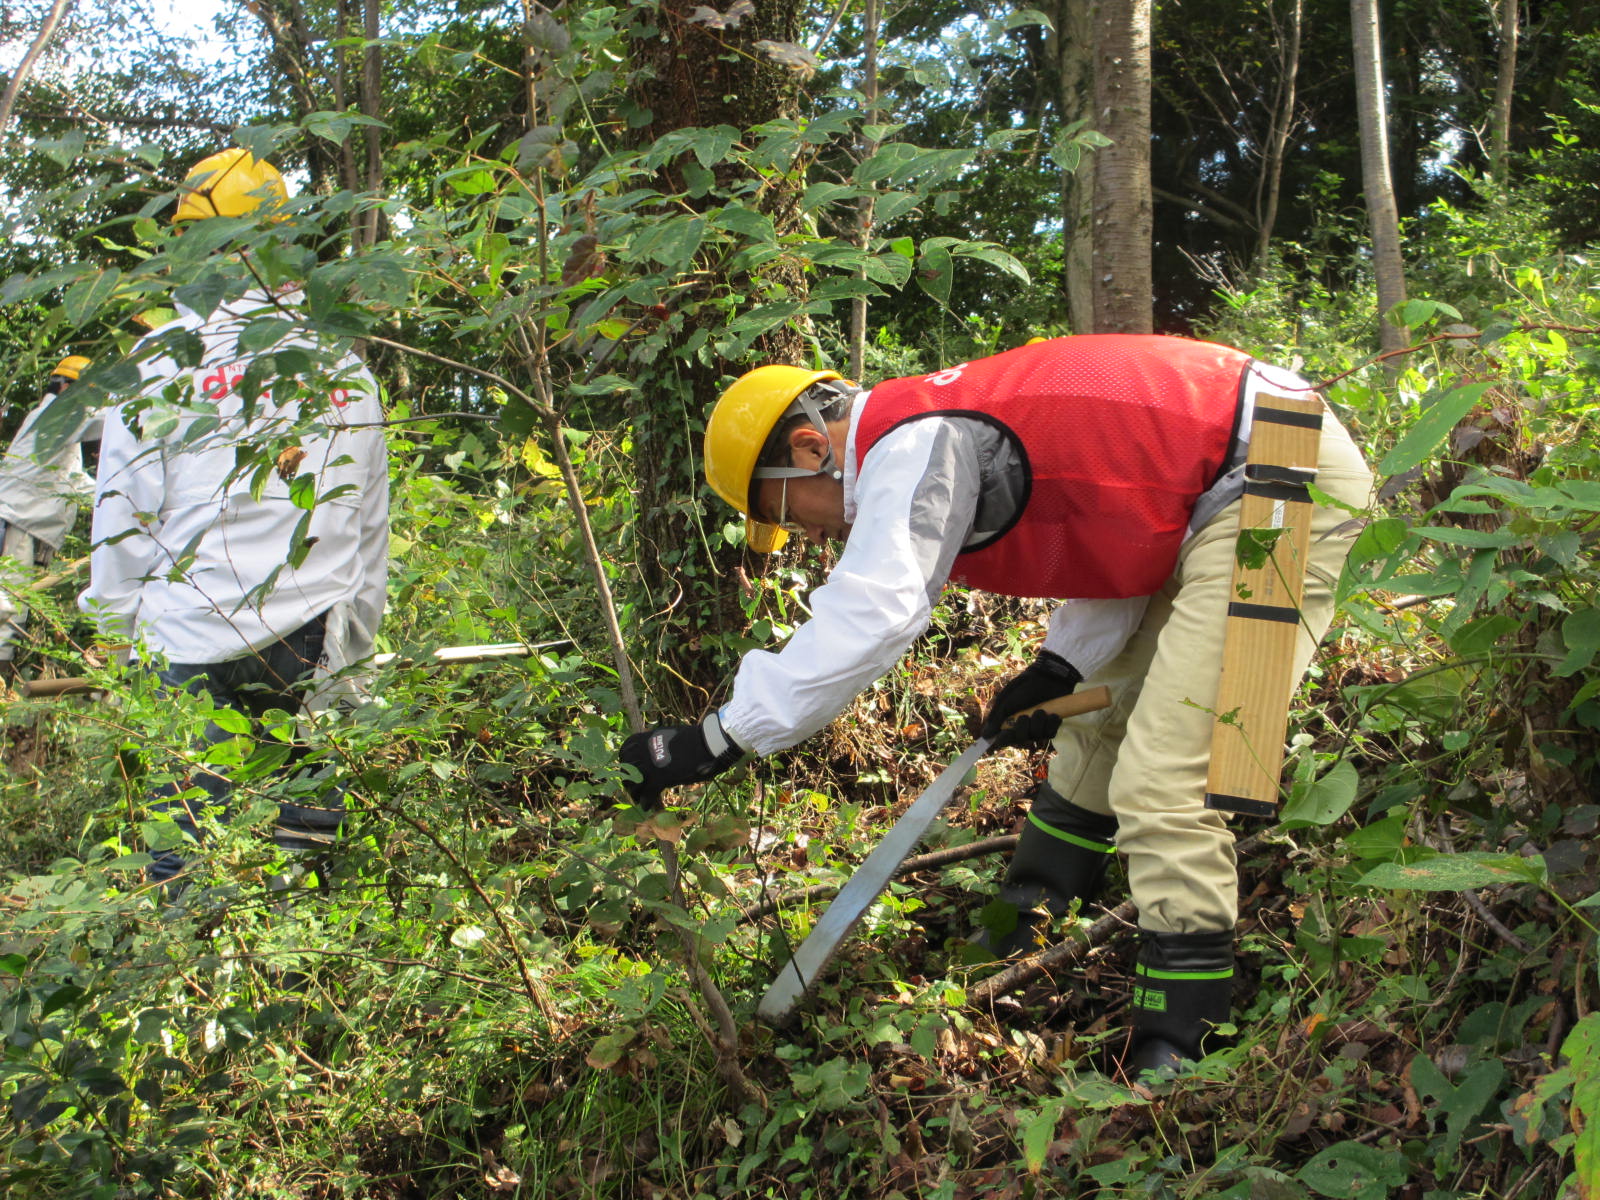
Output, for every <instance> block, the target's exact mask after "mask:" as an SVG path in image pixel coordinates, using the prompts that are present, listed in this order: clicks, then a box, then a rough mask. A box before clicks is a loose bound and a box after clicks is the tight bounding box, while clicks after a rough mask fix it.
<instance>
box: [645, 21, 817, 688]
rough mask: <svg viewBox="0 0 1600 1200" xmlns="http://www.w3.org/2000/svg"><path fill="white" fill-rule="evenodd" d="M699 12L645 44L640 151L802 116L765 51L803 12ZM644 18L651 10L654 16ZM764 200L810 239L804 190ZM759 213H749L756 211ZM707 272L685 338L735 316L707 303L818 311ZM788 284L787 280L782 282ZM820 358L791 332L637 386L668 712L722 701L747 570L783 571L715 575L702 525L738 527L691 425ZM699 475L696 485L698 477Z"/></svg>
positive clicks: (776, 282)
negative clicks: (725, 647)
mask: <svg viewBox="0 0 1600 1200" xmlns="http://www.w3.org/2000/svg"><path fill="white" fill-rule="evenodd" d="M702 7H703V6H702V5H701V4H700V3H699V0H660V3H659V5H657V6H656V7H655V8H654V9H653V10H652V11H651V12H650V21H649V25H648V26H647V27H646V29H645V30H644V32H643V33H642V34H641V35H640V36H638V37H636V38H635V39H634V41H633V43H632V45H631V48H630V49H631V53H632V56H633V59H634V63H635V65H636V66H639V67H643V68H646V69H645V70H643V71H642V72H641V73H640V76H639V77H640V78H641V80H643V82H642V83H641V84H640V85H639V89H638V90H637V91H636V93H635V99H636V101H637V102H638V103H639V104H640V106H641V107H643V108H645V109H648V111H649V112H650V114H651V117H652V120H651V122H650V123H649V125H647V126H646V127H644V128H642V129H640V130H638V131H637V134H636V137H637V139H638V141H639V143H640V144H648V143H649V142H652V141H654V140H655V139H656V138H658V137H660V136H662V135H663V134H666V133H669V132H671V131H673V130H677V129H686V128H692V127H696V126H702V127H703V126H710V125H731V126H733V127H734V128H735V129H739V130H748V129H750V128H751V127H752V126H755V125H760V124H762V123H763V122H766V121H772V120H776V119H779V118H782V117H791V116H794V115H796V114H797V113H798V112H799V103H798V101H799V84H798V77H797V76H796V74H795V73H794V72H793V71H791V70H788V69H786V68H784V67H781V66H778V65H777V64H775V63H774V62H773V60H772V59H771V57H770V56H769V55H768V54H767V53H766V51H765V50H764V49H757V48H756V43H757V42H759V41H763V40H765V41H770V42H775V43H789V44H793V43H794V42H795V41H796V39H797V38H798V36H799V4H798V0H773V2H772V3H759V4H757V6H756V8H755V11H754V13H753V14H751V15H749V16H746V17H745V18H744V19H743V20H742V21H741V22H740V23H739V24H738V26H737V27H736V28H727V29H719V30H712V29H710V28H708V27H707V26H706V25H705V24H700V23H696V22H694V21H692V20H691V19H690V18H691V16H692V15H693V14H694V13H695V11H696V9H699V8H702ZM641 11H642V10H641ZM715 173H716V176H717V180H718V182H719V183H720V184H723V185H731V184H735V183H737V182H738V181H739V180H738V168H737V167H735V166H733V165H730V164H722V165H721V166H719V167H717V168H716V169H715ZM762 183H763V186H762V188H761V189H760V196H761V200H760V204H761V209H762V211H764V212H765V213H766V214H767V215H768V216H770V217H771V218H772V220H773V223H774V225H775V227H776V229H777V232H778V234H779V236H782V235H784V234H785V233H788V232H791V231H793V230H795V229H798V228H799V224H800V218H801V214H800V211H799V188H798V187H797V186H796V181H795V180H784V179H782V178H768V179H765V180H763V181H762ZM660 186H661V188H662V190H663V192H665V193H667V194H669V195H673V196H674V199H673V205H674V208H673V210H672V211H674V212H678V211H682V209H681V207H680V206H681V205H684V204H696V203H699V204H704V205H707V206H711V205H720V204H721V203H722V200H720V199H719V198H718V197H716V196H715V195H707V196H705V197H703V198H702V199H700V200H698V201H697V200H694V199H690V198H688V197H687V196H686V195H685V194H684V188H683V186H682V181H681V180H679V179H677V178H676V176H675V175H674V174H673V172H672V171H671V169H670V168H668V169H665V170H664V171H663V176H662V180H661V184H660ZM747 202H748V201H747ZM706 266H707V270H706V271H705V272H704V273H702V274H701V275H700V276H699V277H698V278H697V279H696V281H695V287H694V288H693V289H692V291H690V292H685V293H681V294H679V296H678V297H677V299H676V300H675V306H676V308H677V310H678V312H679V313H681V314H683V316H684V319H685V320H684V328H683V337H684V338H685V339H688V338H689V337H691V336H693V335H694V334H695V333H696V332H697V330H698V329H700V328H702V327H704V328H707V329H715V328H716V327H718V326H720V325H722V324H723V323H724V322H725V321H726V320H727V314H726V312H725V310H723V309H722V308H721V307H720V306H719V305H717V304H715V303H712V304H706V305H705V306H704V307H699V308H697V307H696V305H695V303H694V301H696V300H699V299H701V298H710V297H713V296H719V295H726V294H728V293H730V292H731V293H733V294H739V295H746V296H750V295H753V294H754V293H755V292H757V291H758V290H759V289H760V287H763V286H764V287H767V288H769V289H770V288H772V287H775V286H776V287H779V288H781V289H782V290H783V291H784V292H786V293H787V295H788V297H789V298H791V299H796V300H803V299H804V298H805V292H806V283H805V278H804V276H802V275H801V274H800V273H799V271H798V270H794V269H792V268H791V267H787V266H784V265H782V264H771V265H769V266H768V267H765V268H763V272H764V273H763V275H762V277H761V279H760V280H752V279H750V278H749V277H741V278H732V277H729V276H728V275H727V274H726V273H725V269H724V268H723V267H722V265H721V263H720V262H712V263H707V264H706ZM774 272H783V274H782V275H781V276H775V275H774ZM806 359H807V353H806V342H805V337H804V333H803V330H801V329H800V328H798V327H790V326H787V325H786V326H780V327H778V328H777V329H774V330H772V331H771V332H770V333H769V334H768V335H767V336H766V337H765V338H764V339H763V340H762V342H761V343H760V344H759V345H758V347H757V354H756V355H754V356H752V358H751V360H750V361H747V362H717V361H712V362H706V361H704V360H703V359H702V358H701V357H699V356H694V357H686V358H681V359H680V358H674V359H672V360H671V361H670V362H669V361H666V360H663V361H661V362H660V363H659V364H651V365H650V366H648V367H646V366H643V365H640V367H639V369H638V371H636V375H637V376H638V377H639V379H640V382H641V383H642V384H643V385H644V386H643V387H642V389H641V393H640V400H639V403H638V406H637V407H636V409H635V411H634V413H633V423H634V444H635V445H637V446H641V447H646V446H647V447H649V448H650V451H649V453H647V454H644V453H642V454H640V455H639V456H638V458H637V460H636V461H637V465H638V477H637V478H638V489H637V490H638V519H637V521H636V522H635V525H634V530H635V534H636V536H637V538H638V562H639V568H640V576H641V580H642V582H643V584H644V586H645V588H646V589H647V597H646V599H645V600H644V601H643V603H642V604H641V607H640V611H642V612H645V613H653V614H655V615H656V616H657V617H659V618H660V619H661V629H662V630H663V631H669V632H664V633H663V636H660V637H659V638H657V639H656V644H655V646H654V647H653V657H652V659H651V665H652V666H653V667H654V668H655V669H654V670H652V671H651V673H650V683H651V687H652V691H653V693H654V696H655V700H656V707H657V708H658V709H659V710H660V711H663V712H667V713H671V714H672V715H686V714H692V713H694V712H696V711H699V710H702V709H704V708H705V707H706V706H707V705H708V704H710V703H712V702H713V701H714V699H715V698H716V694H717V689H718V687H719V685H720V683H721V681H722V678H723V667H724V666H725V665H726V664H719V663H717V662H716V661H715V660H714V659H713V658H712V656H711V655H708V654H707V653H705V651H704V649H703V648H701V645H700V644H701V643H702V641H703V640H704V639H705V635H713V640H715V639H716V636H717V635H725V634H728V633H731V632H741V631H742V629H743V627H744V625H745V624H746V623H747V619H746V617H745V615H744V611H743V609H742V607H741V605H740V603H739V601H740V588H739V587H738V586H737V585H736V583H735V578H736V577H737V576H738V574H739V573H740V572H741V571H744V572H750V573H753V572H758V571H761V570H763V569H765V567H766V565H767V563H768V562H769V558H768V557H767V556H762V555H756V554H748V553H746V554H743V555H742V561H741V555H740V554H738V553H733V552H723V553H720V554H717V555H713V556H712V558H711V560H710V561H709V562H708V561H707V559H706V555H705V553H704V549H703V548H704V547H705V546H706V544H707V539H706V538H705V536H704V533H703V528H702V524H703V526H704V527H706V528H710V529H712V530H715V529H719V528H720V527H721V526H722V524H723V522H724V521H726V520H727V519H728V517H729V516H730V515H731V514H730V513H729V512H728V510H727V508H726V507H725V506H724V505H723V504H722V502H721V501H720V500H717V499H715V498H714V497H711V495H710V493H709V491H707V490H706V489H705V487H704V481H703V480H702V479H701V478H700V475H699V471H698V469H699V467H700V463H701V446H700V439H699V437H698V435H693V434H691V433H690V431H689V430H690V426H696V427H698V426H701V425H703V422H704V420H705V417H706V415H707V414H708V413H709V412H710V410H711V406H712V405H713V404H714V403H715V402H716V399H717V396H718V395H719V394H720V390H721V385H722V382H723V380H724V378H725V377H726V376H728V375H737V374H740V373H742V372H743V371H745V370H748V369H750V368H752V367H755V366H758V365H760V364H761V363H762V362H782V363H803V362H805V361H806ZM691 464H692V466H693V467H694V468H695V471H694V474H693V476H692V477H690V476H689V473H688V471H687V470H686V468H687V467H688V466H689V465H691ZM697 489H698V490H699V492H700V494H701V495H702V496H703V497H704V498H705V505H706V507H705V508H704V509H703V516H704V517H705V518H707V519H705V520H704V522H703V523H702V520H701V519H700V514H696V513H693V512H688V511H686V510H685V505H684V503H683V499H684V496H685V495H686V494H690V495H692V494H694V492H695V491H696V490H697Z"/></svg>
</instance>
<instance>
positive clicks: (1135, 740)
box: [1049, 414, 1372, 933]
mask: <svg viewBox="0 0 1600 1200" xmlns="http://www.w3.org/2000/svg"><path fill="white" fill-rule="evenodd" d="M1317 487H1318V488H1319V489H1320V490H1321V491H1323V492H1326V493H1327V494H1328V495H1330V496H1332V497H1334V498H1335V499H1337V500H1340V501H1343V502H1344V503H1346V504H1351V505H1355V506H1357V507H1361V508H1365V507H1366V506H1367V505H1368V503H1369V502H1370V496H1371V489H1372V474H1371V472H1370V471H1369V470H1368V469H1367V466H1366V463H1365V462H1364V461H1363V459H1362V457H1361V452H1360V451H1359V450H1358V449H1356V447H1355V444H1354V443H1353V442H1352V441H1351V440H1350V435H1349V434H1348V433H1347V432H1346V431H1345V429H1344V427H1343V426H1342V425H1340V424H1339V423H1338V421H1336V420H1335V419H1334V418H1333V416H1332V415H1331V414H1328V415H1326V416H1325V418H1324V424H1323V430H1322V443H1321V454H1320V462H1319V463H1318V467H1317ZM1350 520H1351V518H1350V514H1349V513H1347V512H1345V511H1343V510H1342V509H1334V508H1322V507H1318V508H1316V509H1315V510H1314V511H1313V519H1312V526H1311V557H1310V562H1309V564H1308V570H1307V575H1306V586H1305V598H1304V601H1303V603H1302V610H1303V619H1302V621H1301V625H1300V638H1299V641H1298V643H1297V645H1296V647H1295V678H1296V679H1297V680H1298V679H1299V678H1300V676H1301V675H1303V674H1304V673H1305V669H1306V667H1307V666H1308V665H1309V664H1310V662H1311V655H1312V652H1313V651H1314V650H1315V649H1316V644H1317V642H1318V641H1320V640H1321V638H1322V635H1323V634H1324V633H1326V632H1327V629H1328V625H1329V623H1330V622H1331V621H1332V619H1333V588H1334V585H1335V583H1336V582H1337V581H1338V578H1339V572H1340V569H1341V567H1342V566H1343V564H1344V560H1345V557H1346V556H1347V555H1348V554H1349V551H1350V544H1351V540H1352V539H1353V537H1354V533H1353V532H1352V531H1351V530H1350V529H1349V528H1342V529H1341V528H1340V527H1341V526H1345V525H1346V523H1347V522H1349V521H1350ZM1238 528H1239V503H1238V502H1237V501H1236V502H1235V503H1233V504H1231V505H1229V506H1228V507H1227V508H1225V509H1223V510H1222V511H1221V512H1220V513H1218V514H1217V515H1216V516H1215V517H1213V518H1212V519H1211V520H1210V521H1208V522H1207V523H1206V525H1205V526H1204V527H1203V528H1201V529H1200V530H1198V531H1197V532H1196V533H1195V535H1194V536H1193V537H1191V538H1190V539H1189V541H1188V542H1187V543H1185V545H1184V548H1183V551H1182V553H1181V554H1180V555H1179V556H1178V565H1177V568H1176V569H1175V570H1174V571H1173V573H1172V577H1171V578H1170V579H1168V580H1167V582H1166V584H1165V585H1164V586H1163V587H1162V589H1161V591H1160V592H1159V593H1157V594H1156V595H1155V596H1153V597H1152V598H1151V600H1150V607H1149V609H1148V610H1147V611H1146V613H1145V617H1144V620H1143V622H1142V623H1141V624H1140V626H1139V628H1138V630H1137V631H1136V632H1135V633H1134V635H1133V637H1132V639H1131V640H1130V641H1129V642H1128V644H1127V646H1126V647H1125V648H1124V649H1123V651H1122V653H1121V654H1120V655H1118V656H1117V657H1116V658H1115V659H1114V660H1112V662H1111V663H1110V664H1108V665H1107V666H1106V667H1105V669H1104V670H1102V671H1100V672H1098V673H1097V674H1096V676H1095V677H1094V678H1092V679H1087V680H1085V681H1084V682H1083V684H1082V685H1081V687H1083V688H1088V687H1091V686H1094V685H1096V684H1102V683H1103V684H1106V685H1107V686H1108V687H1110V689H1111V695H1112V702H1111V707H1110V708H1107V709H1103V710H1102V711H1100V712H1098V713H1091V714H1089V715H1088V716H1086V717H1077V718H1074V719H1073V720H1070V721H1063V722H1062V723H1061V733H1060V735H1059V736H1058V737H1057V738H1056V742H1055V747H1056V754H1055V758H1054V759H1053V760H1052V762H1051V764H1050V775H1049V778H1050V785H1051V786H1052V787H1053V788H1055V790H1056V791H1057V792H1059V793H1060V794H1061V795H1062V796H1065V797H1066V798H1067V799H1069V800H1071V801H1072V802H1073V803H1074V804H1077V805H1080V806H1081V807H1083V808H1086V809H1088V810H1089V811H1090V812H1096V813H1110V814H1111V815H1113V816H1115V817H1116V819H1117V849H1118V851H1119V852H1121V853H1122V854H1124V855H1125V856H1126V861H1127V867H1128V885H1129V890H1130V891H1131V892H1132V895H1133V900H1134V902H1135V903H1136V904H1137V905H1138V907H1139V925H1140V927H1141V928H1144V929H1148V930H1151V931H1153V932H1157V933H1205V932H1212V931H1216V930H1222V929H1232V928H1233V926H1234V923H1235V922H1236V921H1237V919H1238V907H1239V899H1238V893H1239V878H1238V870H1237V867H1236V864H1235V861H1234V854H1233V834H1232V832H1231V831H1230V830H1229V828H1228V826H1227V823H1226V821H1225V820H1224V818H1223V815H1222V814H1221V813H1218V812H1214V811H1212V810H1210V809H1208V808H1206V806H1205V790H1206V771H1207V767H1208V765H1209V763H1210V758H1211V729H1212V711H1213V709H1214V708H1215V705H1216V698H1217V683H1218V679H1219V678H1220V676H1221V674H1222V639H1223V632H1224V628H1225V626H1226V622H1227V608H1228V599H1229V590H1230V584H1231V582H1232V579H1233V568H1234V557H1235V546H1236V544H1237V540H1238ZM1335 530H1338V532H1335Z"/></svg>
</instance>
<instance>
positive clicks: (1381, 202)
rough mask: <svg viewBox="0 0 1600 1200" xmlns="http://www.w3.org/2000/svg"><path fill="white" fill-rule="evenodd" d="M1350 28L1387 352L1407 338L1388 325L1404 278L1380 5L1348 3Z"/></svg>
mask: <svg viewBox="0 0 1600 1200" xmlns="http://www.w3.org/2000/svg"><path fill="white" fill-rule="evenodd" d="M1350 28H1351V34H1352V39H1353V42H1354V47H1355V68H1356V120H1357V125H1358V127H1359V129H1360V135H1361V176H1362V184H1363V186H1364V188H1365V190H1366V193H1367V216H1368V218H1369V220H1370V221H1371V224H1372V269H1373V274H1374V275H1375V276H1376V278H1377V284H1378V344H1379V346H1380V348H1381V349H1382V350H1383V351H1385V352H1387V351H1390V350H1398V349H1400V348H1401V347H1402V346H1404V345H1405V344H1406V342H1407V340H1408V333H1407V331H1406V330H1405V329H1404V328H1403V327H1401V326H1399V325H1396V324H1394V323H1393V322H1391V321H1390V320H1389V314H1390V313H1391V312H1393V311H1394V310H1395V308H1396V307H1397V306H1398V305H1401V304H1403V303H1405V299H1406V273H1405V260H1404V259H1403V258H1402V257H1401V254H1400V210H1399V206H1398V205H1397V204H1396V203H1395V195H1394V177H1393V175H1392V174H1391V173H1390V170H1389V113H1388V105H1387V103H1386V102H1385V99H1384V88H1383V49H1382V40H1381V38H1380V36H1379V31H1378V3H1377V0H1350Z"/></svg>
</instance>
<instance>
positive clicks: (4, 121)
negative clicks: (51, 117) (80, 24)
mask: <svg viewBox="0 0 1600 1200" xmlns="http://www.w3.org/2000/svg"><path fill="white" fill-rule="evenodd" d="M71 7H72V0H55V3H54V4H52V5H51V6H50V11H49V12H48V13H46V14H45V18H44V24H42V25H40V26H39V32H38V34H37V35H35V37H34V39H33V42H32V44H31V45H29V47H28V52H27V53H26V54H24V55H23V56H22V61H21V62H20V63H18V64H17V69H16V70H15V71H13V72H12V74H11V82H10V83H8V84H6V91H5V95H4V96H0V134H3V133H4V132H5V131H6V126H7V125H9V124H10V123H11V110H12V108H13V107H15V105H16V103H17V94H18V93H19V92H20V91H22V85H23V84H24V83H26V82H27V79H28V76H29V75H31V74H33V64H34V63H36V62H38V61H39V56H40V55H41V54H43V53H44V48H45V47H46V46H48V45H49V44H50V38H51V37H52V36H53V35H54V34H55V31H56V26H57V25H60V24H61V18H62V17H64V16H66V15H67V9H69V8H71Z"/></svg>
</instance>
